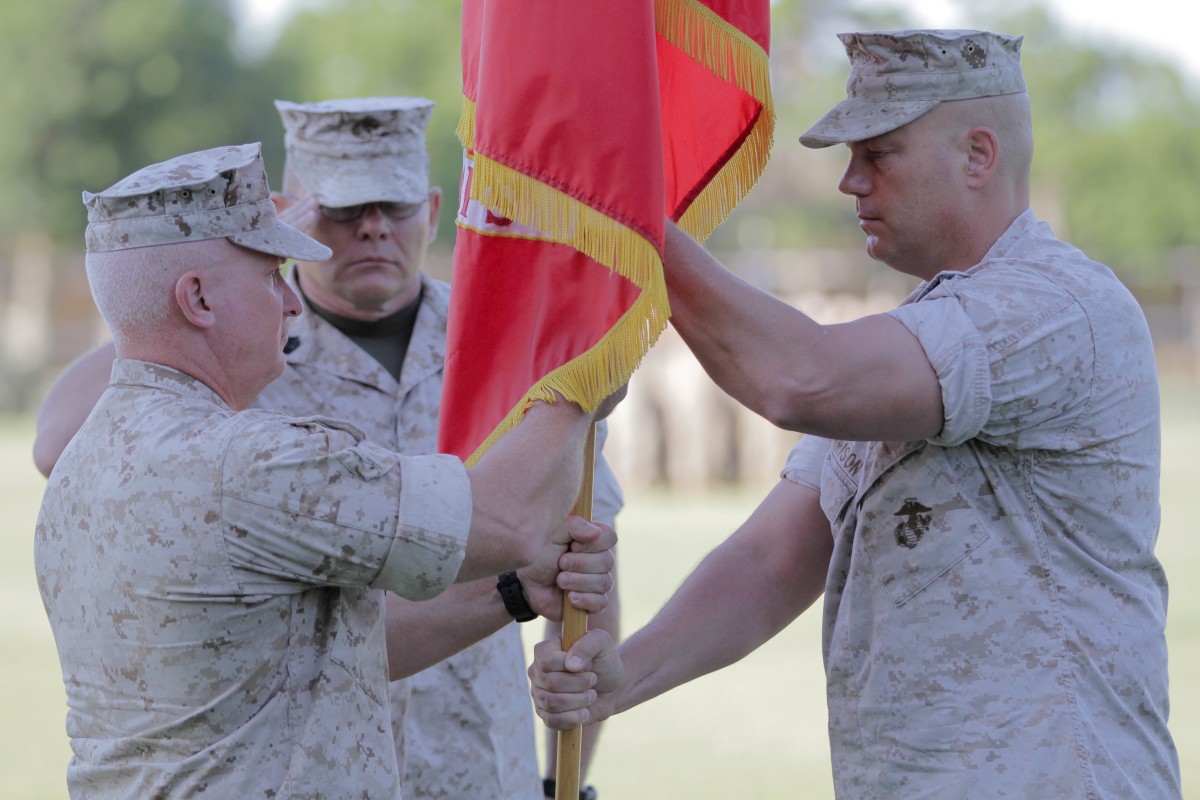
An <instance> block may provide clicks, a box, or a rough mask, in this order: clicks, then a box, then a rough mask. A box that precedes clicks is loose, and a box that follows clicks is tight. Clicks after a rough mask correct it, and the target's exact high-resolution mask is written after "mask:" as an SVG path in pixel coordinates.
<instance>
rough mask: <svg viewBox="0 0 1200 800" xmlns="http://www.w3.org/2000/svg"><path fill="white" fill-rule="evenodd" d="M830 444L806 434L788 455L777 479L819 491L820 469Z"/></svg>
mask: <svg viewBox="0 0 1200 800" xmlns="http://www.w3.org/2000/svg"><path fill="white" fill-rule="evenodd" d="M831 444H832V442H830V441H829V440H828V439H822V438H821V437H820V436H813V435H812V434H811V433H806V434H804V435H803V436H801V437H800V441H799V442H797V443H796V446H795V447H793V448H792V450H791V452H790V453H788V458H787V463H785V464H784V465H783V470H782V471H781V472H780V474H779V477H781V478H783V479H784V480H785V481H790V482H792V483H794V484H797V485H799V486H807V487H808V488H809V489H813V490H814V491H818V492H819V491H821V468H822V465H823V464H824V463H825V456H826V455H827V454H828V453H829V446H830V445H831Z"/></svg>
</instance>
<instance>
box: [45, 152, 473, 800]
mask: <svg viewBox="0 0 1200 800" xmlns="http://www.w3.org/2000/svg"><path fill="white" fill-rule="evenodd" d="M87 202H88V204H89V208H90V210H89V220H90V221H91V224H90V225H89V234H88V249H89V252H90V253H96V252H109V251H116V250H124V249H127V248H137V247H146V246H153V245H159V244H165V243H168V242H178V241H189V240H193V239H192V237H195V239H211V238H217V237H220V236H221V235H222V234H226V235H227V237H228V238H230V239H233V240H234V241H235V242H237V243H238V244H241V245H242V246H244V247H247V248H251V249H256V250H259V251H260V252H266V253H268V254H271V255H277V256H283V257H293V258H323V257H326V256H327V255H328V250H327V249H326V248H324V247H323V246H321V245H320V244H318V243H316V242H314V241H312V240H310V239H308V238H307V237H305V236H303V234H300V233H299V232H298V231H295V230H294V229H291V228H290V227H288V226H286V225H284V224H282V223H279V222H277V221H276V218H275V212H274V206H273V205H271V203H270V200H269V197H268V191H267V186H266V175H265V172H264V171H263V168H262V161H261V157H260V155H259V149H258V146H257V145H253V146H249V145H247V146H242V147H237V148H218V149H215V150H210V151H204V152H202V153H197V154H191V155H189V156H181V157H180V158H178V159H173V160H171V161H168V162H164V163H163V164H158V165H153V166H151V167H148V168H146V169H144V170H142V171H141V172H139V173H135V175H133V176H131V177H130V178H129V179H126V181H124V182H122V183H120V184H117V185H116V186H114V187H113V188H112V189H110V190H108V191H106V192H104V193H101V194H100V195H89V196H87ZM196 206H200V208H195V207H196ZM193 209H195V210H193ZM226 269H248V268H247V267H246V266H245V265H243V264H233V265H232V266H230V267H226ZM89 272H90V270H89ZM89 277H90V275H89ZM293 299H294V297H293ZM102 308H103V306H102ZM263 313H265V309H264V310H263ZM280 344H282V342H280ZM268 346H269V344H268ZM268 377H269V376H268ZM398 465H399V456H397V455H396V454H395V453H392V452H390V451H387V450H385V449H383V448H382V447H378V446H375V445H372V444H368V443H366V442H364V441H363V440H362V435H361V434H360V433H358V432H357V431H354V430H353V429H352V428H349V427H346V426H340V425H335V424H331V423H329V422H327V421H325V420H321V419H319V418H314V417H310V418H308V419H289V418H286V417H281V416H279V415H276V414H273V413H268V412H254V411H251V412H245V413H235V411H234V409H232V408H230V406H229V405H228V404H227V403H226V401H225V399H224V398H223V397H222V396H220V395H219V394H218V393H217V392H216V391H214V390H213V389H211V388H209V387H208V386H207V385H205V384H204V383H202V382H201V381H199V380H197V379H196V378H193V377H191V376H190V375H187V374H185V373H183V372H180V371H178V370H176V369H172V368H170V367H166V366H162V365H159V364H153V363H147V362H143V361H132V360H118V361H117V362H115V364H114V368H113V383H112V387H111V388H110V390H109V391H107V392H106V393H105V394H104V395H103V397H102V398H101V400H100V402H99V404H98V405H97V406H96V408H95V410H94V411H93V413H92V414H91V415H90V416H89V418H88V420H87V421H86V422H85V423H84V425H83V427H82V428H81V429H80V431H79V433H78V434H77V435H76V436H75V437H74V438H73V439H72V440H71V443H70V444H69V445H68V446H67V448H66V450H65V451H64V452H63V455H62V457H61V458H60V459H59V462H58V464H57V466H56V468H55V470H54V473H53V475H52V478H51V480H50V482H49V484H48V485H47V489H46V494H45V497H44V500H43V503H42V509H41V513H40V515H39V518H38V524H37V535H36V543H35V563H36V568H37V574H38V583H39V587H40V590H41V593H42V598H43V601H44V602H45V605H46V610H47V614H48V616H49V618H50V622H51V628H52V629H53V631H54V634H55V641H56V643H57V645H58V649H59V655H60V659H61V662H62V667H63V676H64V682H65V686H66V689H67V693H68V707H69V711H68V717H67V730H68V733H69V735H70V736H71V744H72V749H73V751H74V758H73V759H72V761H71V764H70V766H69V768H68V785H69V788H70V791H71V795H72V796H73V797H115V796H119V797H166V796H182V795H189V796H190V795H193V794H199V793H203V792H207V793H211V794H212V795H213V796H221V797H244V798H250V797H263V798H266V797H287V796H307V797H317V796H322V797H335V796H343V797H362V796H364V795H366V796H373V797H393V796H395V795H396V793H397V787H398V783H399V781H398V778H399V775H398V768H397V765H396V760H395V753H394V751H393V747H392V737H391V731H390V729H389V726H388V720H389V714H388V710H387V697H386V687H387V661H386V657H385V654H384V650H383V646H382V644H383V629H382V625H383V602H382V598H383V593H382V592H379V591H373V590H376V589H388V590H391V591H395V592H397V593H400V594H403V595H405V596H408V597H410V598H412V599H423V598H428V597H431V596H433V595H435V594H437V593H438V592H440V591H441V590H443V589H445V588H446V587H447V586H449V585H450V584H451V583H452V582H453V581H454V578H455V576H456V574H457V573H458V571H459V567H460V565H461V563H462V560H463V557H464V553H465V542H466V538H467V531H468V527H469V523H470V517H471V511H470V509H471V502H470V482H469V480H468V478H467V475H466V471H465V469H464V468H463V466H462V464H461V463H460V462H458V461H457V459H454V458H450V457H446V456H425V457H421V458H413V459H408V460H406V461H405V462H404V464H403V465H402V468H400V469H398V468H397V466H398ZM401 474H403V480H401ZM198 654H205V657H197V656H198Z"/></svg>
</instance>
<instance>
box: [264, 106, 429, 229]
mask: <svg viewBox="0 0 1200 800" xmlns="http://www.w3.org/2000/svg"><path fill="white" fill-rule="evenodd" d="M275 107H276V108H277V109H279V116H280V117H281V118H282V120H283V127H284V129H285V130H286V131H287V133H286V136H285V137H284V144H285V146H286V147H287V170H288V172H289V173H291V175H293V176H294V177H296V178H297V179H299V181H300V182H301V183H302V184H304V186H305V187H306V188H307V189H308V190H309V191H310V192H312V193H313V194H315V195H316V196H317V200H318V201H320V203H321V204H322V205H326V206H333V207H341V206H356V205H359V204H361V203H374V202H385V201H390V202H397V203H420V202H423V201H424V200H425V198H426V197H428V196H429V154H428V152H427V151H426V149H425V128H426V126H427V125H428V124H429V116H430V114H431V113H432V112H433V101H432V100H427V99H425V98H424V97H355V98H349V99H344V100H325V101H322V102H319V103H291V102H288V101H286V100H276V101H275Z"/></svg>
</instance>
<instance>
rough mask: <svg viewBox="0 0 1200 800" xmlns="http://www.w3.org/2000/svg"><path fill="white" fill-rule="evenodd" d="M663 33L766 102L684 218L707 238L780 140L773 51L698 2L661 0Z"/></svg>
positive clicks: (658, 23)
mask: <svg viewBox="0 0 1200 800" xmlns="http://www.w3.org/2000/svg"><path fill="white" fill-rule="evenodd" d="M654 15H655V28H656V30H657V31H658V34H659V35H660V36H662V37H663V38H664V39H666V40H667V41H668V42H670V43H671V44H672V45H673V46H675V47H676V48H678V49H679V50H680V51H682V52H683V53H685V54H687V55H688V56H689V57H691V58H692V59H693V60H694V61H696V62H697V63H698V64H701V65H702V66H704V67H705V68H707V69H708V70H709V71H711V72H712V73H713V74H714V75H716V76H718V77H719V78H721V79H722V80H724V81H726V82H729V83H733V84H735V85H736V86H738V87H739V88H741V89H742V91H744V92H746V93H747V94H749V95H750V96H751V97H753V98H754V99H755V100H757V101H758V102H759V103H761V104H762V111H761V113H760V114H759V115H758V119H757V120H755V122H754V127H753V128H752V129H751V131H750V133H749V135H748V136H747V137H746V139H745V141H744V142H742V144H741V145H740V146H739V147H738V150H737V152H735V153H734V154H733V156H732V157H731V158H730V159H729V160H728V161H727V162H725V164H724V165H723V166H722V167H721V169H720V170H719V171H718V172H717V174H716V175H715V176H714V177H713V179H712V180H711V181H709V183H708V185H707V186H705V187H704V188H703V189H702V190H701V191H700V194H699V195H698V196H697V197H696V199H695V200H694V201H693V202H692V204H691V205H690V206H688V208H687V210H686V211H685V212H684V213H683V215H682V217H680V219H679V220H678V223H679V227H681V228H682V229H683V230H685V231H686V232H687V233H688V234H690V235H691V236H692V237H693V238H695V239H697V240H699V241H704V240H705V239H707V238H708V237H709V236H710V235H711V234H712V232H713V231H714V230H716V228H717V226H718V225H720V224H721V223H722V222H724V221H725V220H726V219H728V218H729V215H730V213H732V211H733V209H734V207H735V206H737V204H738V203H739V202H741V200H742V199H743V198H744V197H745V196H746V195H747V194H748V193H749V191H750V189H752V188H753V187H754V184H756V183H757V182H758V179H759V178H760V177H762V173H763V170H764V169H765V168H766V165H767V160H768V159H769V158H770V155H771V147H772V144H773V143H774V138H775V102H774V100H773V98H772V95H771V74H770V67H769V64H768V59H767V53H766V52H765V51H764V50H763V49H762V47H760V46H759V45H758V43H757V42H755V41H754V40H753V39H751V38H750V37H749V36H747V35H746V34H744V33H742V32H741V31H740V30H738V29H737V28H736V27H734V26H733V25H730V24H729V23H728V22H726V21H725V20H724V19H723V18H722V17H721V16H720V15H719V14H717V13H716V12H714V11H713V10H712V9H710V8H709V7H708V6H705V5H704V4H702V3H699V2H697V1H696V0H655V2H654Z"/></svg>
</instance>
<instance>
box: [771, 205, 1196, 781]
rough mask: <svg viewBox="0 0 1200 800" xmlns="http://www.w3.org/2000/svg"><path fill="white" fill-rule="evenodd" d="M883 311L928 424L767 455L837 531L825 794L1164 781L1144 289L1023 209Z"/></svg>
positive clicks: (1153, 383)
mask: <svg viewBox="0 0 1200 800" xmlns="http://www.w3.org/2000/svg"><path fill="white" fill-rule="evenodd" d="M892 316H894V317H895V318H896V319H897V320H899V321H900V322H901V323H903V324H904V325H905V326H906V327H907V328H908V329H909V330H910V331H911V332H912V333H913V334H914V335H915V336H916V337H917V338H918V339H919V340H920V342H921V344H922V346H923V347H924V349H925V352H926V354H927V355H928V356H929V361H930V363H931V364H932V365H933V367H934V370H935V371H936V373H937V376H938V379H939V381H940V383H941V387H942V399H943V404H944V407H945V427H944V429H943V430H942V432H941V433H940V434H939V435H938V436H937V437H936V438H935V439H931V440H928V441H918V442H841V441H839V442H833V443H832V445H830V443H829V442H827V441H824V440H821V439H818V438H817V437H812V436H806V437H804V438H803V439H802V440H801V443H800V444H799V445H798V446H797V448H796V450H795V451H793V454H792V457H791V459H790V460H789V464H788V466H787V468H785V470H784V477H785V478H788V479H790V480H793V481H794V482H796V483H800V484H803V485H808V486H811V487H813V488H817V489H818V490H819V491H820V493H821V504H822V507H823V508H824V509H825V513H826V514H827V516H828V517H829V519H830V521H831V523H832V529H833V536H834V552H833V557H832V562H831V565H830V570H829V577H828V580H827V583H826V590H825V616H824V639H823V645H824V651H825V658H826V670H827V673H828V700H829V730H830V740H831V748H832V752H833V772H834V781H835V785H836V787H837V793H838V796H839V797H847V798H858V797H890V798H906V797H922V798H956V799H957V798H966V797H989V798H990V797H1020V798H1034V797H1037V798H1043V797H1044V798H1051V797H1053V798H1066V797H1071V798H1122V799H1126V798H1177V797H1179V796H1180V784H1179V765H1178V756H1177V754H1176V751H1175V748H1174V745H1173V743H1172V740H1171V736H1170V734H1169V732H1168V730H1167V712H1168V701H1167V653H1166V643H1165V638H1164V628H1165V621H1166V602H1167V584H1166V578H1165V576H1164V574H1163V569H1162V567H1161V565H1160V564H1159V562H1158V561H1157V559H1156V558H1155V556H1154V544H1155V540H1156V538H1157V534H1158V525H1159V499H1158V485H1159V446H1160V443H1159V406H1158V384H1157V377H1156V372H1155V363H1154V351H1153V348H1152V346H1151V341H1150V335H1149V332H1148V329H1147V327H1146V323H1145V320H1144V317H1143V315H1142V312H1141V310H1140V309H1139V307H1138V305H1137V303H1136V302H1135V301H1134V299H1133V298H1132V297H1131V296H1130V295H1129V293H1128V292H1127V291H1126V290H1125V289H1124V287H1123V286H1121V284H1120V283H1119V282H1118V281H1117V279H1116V278H1115V276H1114V275H1113V274H1112V273H1111V271H1109V270H1108V268H1106V267H1104V266H1102V265H1100V264H1097V263H1095V262H1093V261H1090V260H1089V259H1088V258H1087V257H1086V256H1085V255H1084V254H1083V253H1081V252H1080V251H1078V250H1076V249H1075V248H1073V247H1071V246H1070V245H1067V244H1064V243H1061V242H1059V241H1057V240H1056V239H1055V238H1054V236H1053V234H1052V233H1051V231H1050V229H1049V227H1048V226H1047V225H1045V224H1044V223H1041V222H1038V221H1037V220H1036V219H1035V217H1034V215H1033V213H1032V212H1031V211H1026V212H1025V213H1024V214H1022V215H1021V216H1020V217H1018V218H1017V219H1016V220H1015V221H1014V222H1013V224H1012V225H1011V227H1010V228H1009V229H1008V231H1007V232H1006V233H1005V234H1004V235H1003V236H1001V238H1000V239H999V240H998V241H997V242H996V244H995V245H994V246H993V247H992V248H991V250H990V251H989V252H988V254H987V255H986V256H985V258H984V259H983V260H982V261H981V262H980V263H979V264H977V265H976V266H974V267H972V268H970V269H968V270H966V271H964V272H943V273H940V274H939V275H937V276H936V277H935V278H934V279H933V280H932V281H930V282H928V283H926V284H923V285H922V286H921V287H919V288H918V290H917V291H916V292H915V293H914V294H913V295H912V296H911V297H910V298H909V299H908V300H907V301H906V303H905V304H904V305H902V306H901V307H900V308H898V309H896V310H895V311H893V312H892ZM817 475H819V480H818V479H816V477H815V476H817Z"/></svg>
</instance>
